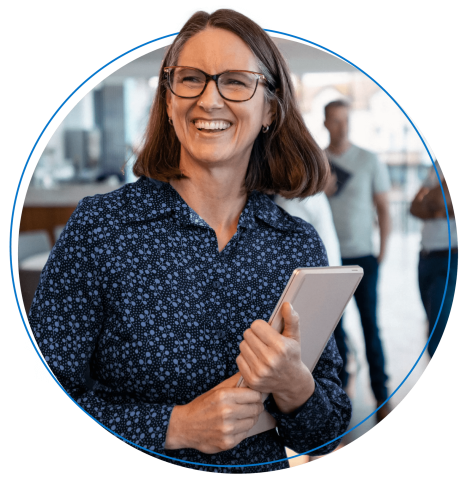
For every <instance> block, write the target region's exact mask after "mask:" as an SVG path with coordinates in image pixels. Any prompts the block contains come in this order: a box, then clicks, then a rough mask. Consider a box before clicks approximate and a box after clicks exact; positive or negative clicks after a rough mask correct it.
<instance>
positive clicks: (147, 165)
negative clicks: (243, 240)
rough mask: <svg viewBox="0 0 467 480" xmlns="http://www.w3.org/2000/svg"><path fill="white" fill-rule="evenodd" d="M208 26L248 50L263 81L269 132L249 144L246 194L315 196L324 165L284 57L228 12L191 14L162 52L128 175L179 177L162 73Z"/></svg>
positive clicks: (262, 34) (244, 19)
mask: <svg viewBox="0 0 467 480" xmlns="http://www.w3.org/2000/svg"><path fill="white" fill-rule="evenodd" d="M208 27H211V28H221V29H224V30H228V31H230V32H232V33H234V34H235V35H237V36H238V37H240V38H241V39H242V40H243V41H244V42H245V43H246V44H247V45H248V46H249V48H250V49H251V51H252V53H253V54H254V55H255V57H256V59H257V61H258V67H259V69H260V71H261V73H263V75H264V76H265V77H266V79H267V83H268V88H265V95H266V99H267V101H269V102H271V103H272V110H273V112H275V116H274V121H273V122H272V124H271V126H270V129H269V131H268V132H267V133H262V132H260V133H259V134H258V137H257V138H256V140H255V142H254V145H253V149H252V152H251V156H250V162H249V165H248V169H247V172H246V176H245V189H246V191H247V192H250V191H252V190H257V191H260V192H263V193H269V194H270V193H278V194H280V195H282V196H284V197H285V198H296V197H301V198H304V197H307V196H309V195H314V194H315V193H318V192H319V191H321V190H322V189H323V188H324V185H325V183H326V180H327V177H328V175H329V162H328V160H327V159H326V157H325V155H324V153H323V152H322V150H321V149H320V148H319V147H318V145H317V143H316V142H315V140H314V139H313V137H312V136H311V134H310V132H309V131H308V129H307V128H306V126H305V123H304V121H303V118H302V116H301V114H300V111H299V109H298V105H297V101H296V98H295V93H294V88H293V85H292V80H291V75H290V72H289V70H288V67H287V64H286V62H285V60H284V58H283V57H282V55H281V53H280V52H279V50H278V48H277V47H276V45H275V44H274V42H273V41H272V40H271V38H270V37H269V36H268V35H267V34H266V32H264V30H263V29H262V28H261V27H260V26H259V25H257V24H256V23H255V22H253V21H252V20H250V19H249V18H248V17H246V16H244V15H242V14H241V13H238V12H236V11H234V10H228V9H221V10H217V11H215V12H214V13H212V14H208V13H206V12H196V13H195V14H194V15H193V16H192V17H191V18H190V19H189V20H188V21H187V22H186V24H185V25H184V26H183V28H182V30H181V31H180V33H179V34H178V35H177V37H176V38H175V41H174V42H173V43H172V45H171V46H170V48H169V49H168V51H167V53H166V55H165V57H164V60H163V62H162V65H161V69H160V73H159V85H158V87H157V91H156V95H155V98H154V103H153V105H152V109H151V113H150V118H149V123H148V126H147V129H146V133H145V137H144V141H143V145H142V147H141V149H140V151H139V153H138V154H137V159H136V162H135V165H134V167H133V172H134V174H135V175H136V176H142V175H145V176H147V177H151V178H154V179H157V180H161V181H165V182H167V181H169V180H170V179H172V178H183V176H184V175H183V174H182V172H181V171H180V169H179V163H180V142H179V140H178V138H177V136H176V134H175V131H174V129H173V127H172V126H171V125H170V124H169V122H168V116H167V110H166V92H167V88H168V85H167V80H166V78H165V74H164V68H165V67H167V66H169V65H176V64H177V60H178V56H179V54H180V52H181V50H182V48H183V46H184V45H185V43H186V42H187V41H188V40H189V39H190V38H191V37H193V36H195V35H196V34H197V33H199V32H201V31H203V30H205V29H206V28H208Z"/></svg>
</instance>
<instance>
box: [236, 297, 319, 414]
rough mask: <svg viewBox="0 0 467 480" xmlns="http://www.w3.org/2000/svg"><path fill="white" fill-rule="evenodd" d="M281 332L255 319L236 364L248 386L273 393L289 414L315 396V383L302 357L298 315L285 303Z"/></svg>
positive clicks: (277, 402) (282, 409)
mask: <svg viewBox="0 0 467 480" xmlns="http://www.w3.org/2000/svg"><path fill="white" fill-rule="evenodd" d="M281 313H282V317H283V319H284V330H283V332H282V335H281V334H280V333H278V332H276V331H275V330H274V329H273V328H272V327H271V326H270V325H269V324H268V323H266V322H265V321H263V320H255V321H254V322H253V323H252V324H251V327H250V328H249V329H248V330H246V331H245V333H244V334H243V338H244V340H243V341H242V343H240V352H241V353H240V355H239V356H238V357H237V365H238V369H239V370H240V373H241V374H242V376H243V378H244V380H245V383H246V385H247V386H248V387H250V388H252V389H253V390H256V391H258V392H264V393H272V394H273V395H274V400H275V402H276V405H277V407H278V408H279V409H280V410H281V411H282V412H283V413H290V412H293V411H294V410H296V409H297V408H298V407H300V406H301V405H303V404H304V403H305V402H306V401H307V400H308V399H309V398H310V397H311V395H313V392H314V390H315V382H314V380H313V376H312V375H311V372H310V370H309V369H308V368H307V367H306V365H305V364H304V363H303V362H302V360H301V354H300V326H299V318H298V314H297V313H296V312H295V311H294V310H293V308H292V306H291V305H290V304H289V303H284V305H283V306H282V310H281Z"/></svg>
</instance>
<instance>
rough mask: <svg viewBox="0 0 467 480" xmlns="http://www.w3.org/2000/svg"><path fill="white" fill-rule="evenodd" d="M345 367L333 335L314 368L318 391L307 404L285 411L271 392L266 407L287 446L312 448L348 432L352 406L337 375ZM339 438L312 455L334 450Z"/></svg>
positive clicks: (297, 450)
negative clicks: (287, 412) (292, 410)
mask: <svg viewBox="0 0 467 480" xmlns="http://www.w3.org/2000/svg"><path fill="white" fill-rule="evenodd" d="M341 367H342V359H341V358H340V356H339V352H338V350H337V346H336V342H335V340H334V336H332V337H331V338H330V340H329V342H328V344H327V345H326V348H325V349H324V351H323V353H322V355H321V358H320V360H319V362H318V364H317V365H316V367H315V369H314V371H313V378H314V380H315V391H314V393H313V395H312V396H311V397H310V398H309V399H308V400H307V402H306V403H305V404H304V405H302V406H301V407H300V408H299V409H298V410H297V411H296V412H292V413H291V414H284V413H282V412H280V411H279V410H278V408H277V406H276V404H275V402H274V397H273V396H272V395H269V397H268V398H267V400H266V403H265V408H266V410H268V412H269V413H270V414H271V415H272V416H273V417H274V418H275V419H276V421H277V427H278V430H279V435H280V436H281V437H282V438H283V440H284V443H285V445H286V446H287V447H289V448H291V449H292V450H294V451H296V452H298V453H304V452H308V451H309V450H312V449H314V448H316V447H319V446H321V445H324V444H325V443H327V442H330V441H331V440H334V439H335V438H337V437H338V436H340V435H342V434H343V433H344V432H345V430H346V429H347V427H348V425H349V422H350V418H351V414H352V407H351V403H350V400H349V398H348V397H347V395H346V394H345V392H344V390H342V388H341V386H340V385H341V384H340V380H339V378H338V376H337V374H338V372H339V371H340V368H341ZM339 441H340V440H337V441H336V442H332V443H330V444H329V445H326V446H325V447H323V448H320V449H318V450H315V451H313V452H312V455H324V454H326V453H329V452H331V451H332V450H334V449H335V448H336V447H337V445H338V444H339Z"/></svg>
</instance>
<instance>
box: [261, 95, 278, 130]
mask: <svg viewBox="0 0 467 480" xmlns="http://www.w3.org/2000/svg"><path fill="white" fill-rule="evenodd" d="M276 111H277V102H276V100H275V99H272V100H268V101H266V103H265V104H264V111H263V122H262V123H263V127H265V126H266V125H271V123H272V122H273V121H274V120H275V119H276Z"/></svg>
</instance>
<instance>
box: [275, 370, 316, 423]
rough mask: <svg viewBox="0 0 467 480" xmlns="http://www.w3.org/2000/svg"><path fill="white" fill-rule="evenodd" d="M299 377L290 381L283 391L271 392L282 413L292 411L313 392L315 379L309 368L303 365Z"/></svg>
mask: <svg viewBox="0 0 467 480" xmlns="http://www.w3.org/2000/svg"><path fill="white" fill-rule="evenodd" d="M303 367H304V368H303V369H302V374H301V375H300V377H299V378H297V379H294V381H293V382H290V386H289V388H288V389H287V390H284V391H283V392H277V393H273V396H274V401H275V402H276V405H277V408H278V409H279V410H280V411H281V412H282V413H286V414H288V413H292V412H293V411H295V410H297V408H299V407H301V406H302V405H303V404H304V403H305V402H306V401H307V400H308V399H309V398H310V397H311V396H312V395H313V393H314V392H315V380H314V378H313V375H312V374H311V372H310V370H309V369H308V368H307V367H306V366H305V365H303Z"/></svg>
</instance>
